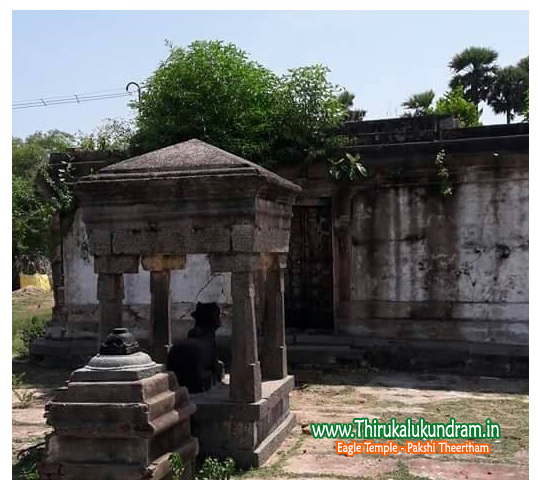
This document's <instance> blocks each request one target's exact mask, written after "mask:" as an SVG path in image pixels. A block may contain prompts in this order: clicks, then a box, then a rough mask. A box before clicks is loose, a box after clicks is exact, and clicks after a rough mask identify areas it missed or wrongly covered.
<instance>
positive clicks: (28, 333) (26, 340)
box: [12, 316, 48, 356]
mask: <svg viewBox="0 0 538 497" xmlns="http://www.w3.org/2000/svg"><path fill="white" fill-rule="evenodd" d="M47 320H48V319H47V318H45V317H42V316H32V317H31V318H30V319H27V320H26V321H23V323H22V324H21V325H20V327H18V329H15V330H14V333H13V336H12V339H13V347H12V349H13V352H14V353H15V355H19V356H28V355H30V344H31V343H32V342H33V341H34V340H36V339H37V338H40V337H42V336H44V335H45V324H46V322H47Z"/></svg>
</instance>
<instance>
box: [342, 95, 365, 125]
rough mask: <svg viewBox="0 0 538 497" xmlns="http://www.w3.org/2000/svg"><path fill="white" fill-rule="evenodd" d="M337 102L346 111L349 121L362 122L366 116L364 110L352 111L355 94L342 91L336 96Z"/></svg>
mask: <svg viewBox="0 0 538 497" xmlns="http://www.w3.org/2000/svg"><path fill="white" fill-rule="evenodd" d="M338 100H340V103H341V104H342V105H343V106H344V107H345V108H346V109H347V113H348V116H347V118H348V120H349V121H362V120H363V118H364V116H365V115H366V110H365V109H353V101H354V100H355V94H354V93H351V92H350V91H347V90H343V91H342V92H341V93H339V94H338Z"/></svg>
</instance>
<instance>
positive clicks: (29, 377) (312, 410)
mask: <svg viewBox="0 0 538 497" xmlns="http://www.w3.org/2000/svg"><path fill="white" fill-rule="evenodd" d="M13 372H14V373H19V374H20V373H24V379H25V388H24V389H23V390H19V391H18V393H19V396H17V395H16V394H13V398H12V400H13V405H12V407H13V409H12V413H13V415H12V453H13V462H14V463H16V455H17V453H18V452H19V451H21V450H23V449H26V448H28V447H30V446H33V445H36V444H38V443H40V442H42V441H43V439H44V436H45V434H46V433H48V432H49V431H50V427H48V426H47V425H46V424H45V419H44V417H43V414H44V406H45V403H46V401H47V400H48V399H50V398H51V396H52V395H53V391H54V388H57V387H59V386H61V385H62V384H64V382H65V381H66V380H67V379H68V377H69V373H70V371H69V370H51V369H47V368H45V367H42V366H37V365H30V364H29V363H27V362H25V361H14V362H13ZM296 384H297V387H296V389H295V390H294V391H293V392H292V394H291V409H292V410H293V412H294V413H295V415H296V419H297V425H296V426H295V428H294V429H293V431H292V433H291V435H290V436H289V437H288V438H287V439H286V441H285V442H284V443H283V445H282V446H281V447H280V448H279V449H278V451H277V452H275V454H273V456H272V457H271V458H270V460H269V461H268V462H267V463H266V464H265V465H264V466H263V467H262V468H260V469H257V470H251V471H247V472H245V473H243V474H239V475H237V478H240V479H375V480H377V479H423V478H424V479H426V478H427V479H449V480H454V479H457V480H466V479H478V480H482V479H528V475H529V456H528V454H529V451H528V431H529V429H528V381H526V380H514V379H512V380H508V379H496V378H487V377H482V378H465V377H459V376H451V375H431V374H422V375H421V374H406V373H394V372H393V373H377V372H376V373H372V372H365V371H362V370H345V371H341V372H338V373H325V374H322V373H318V372H312V371H299V372H296ZM25 391H26V392H28V391H31V392H32V393H33V398H32V400H31V401H30V405H29V406H28V407H25V408H22V407H21V403H20V401H19V397H20V396H21V394H22V393H24V392H25ZM356 417H369V418H377V419H379V420H380V421H383V422H386V421H388V420H390V418H392V417H395V418H396V419H397V420H398V421H404V420H405V419H407V418H408V417H411V418H412V419H413V420H418V418H420V417H423V418H424V419H425V420H426V421H428V422H441V421H444V422H447V421H448V420H449V419H450V418H451V417H455V418H456V421H458V422H479V423H484V422H485V419H486V418H490V419H491V420H492V421H493V422H497V423H499V424H500V426H501V438H500V440H496V441H492V443H491V446H492V449H491V454H490V455H487V456H486V455H482V456H477V455H465V454H458V455H441V454H433V455H420V456H419V455H407V454H398V455H387V456H386V457H383V456H377V455H363V454H359V455H355V456H354V457H348V456H344V455H337V454H336V453H335V443H336V442H335V440H330V439H315V438H314V437H313V436H312V435H311V430H310V423H312V422H318V423H319V422H331V423H333V422H352V420H353V418H356Z"/></svg>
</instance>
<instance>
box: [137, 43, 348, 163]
mask: <svg viewBox="0 0 538 497" xmlns="http://www.w3.org/2000/svg"><path fill="white" fill-rule="evenodd" d="M328 72H329V71H328V69H327V68H325V67H323V66H320V65H313V66H308V67H301V68H298V69H292V70H289V71H288V72H287V73H286V74H285V75H284V76H282V77H279V76H277V75H275V74H274V73H273V72H271V71H270V70H269V69H267V68H265V67H263V66H262V65H261V64H259V63H257V62H255V61H252V60H250V59H249V58H248V56H247V54H246V52H244V51H243V50H240V49H239V48H237V47H236V46H235V45H233V44H229V43H224V42H222V41H195V42H194V43H192V44H191V45H189V46H188V47H187V48H180V47H172V46H170V54H169V56H168V58H167V59H166V60H165V61H164V62H162V63H161V64H160V66H159V67H158V68H157V70H156V71H155V72H154V73H153V75H152V76H151V77H150V78H149V79H148V80H147V81H146V84H145V89H144V92H143V93H142V95H141V99H140V102H134V103H133V104H132V106H133V107H134V108H136V109H137V110H138V117H137V119H136V124H137V128H138V131H137V133H136V135H135V138H134V143H135V145H136V146H137V147H138V148H139V149H140V151H142V152H145V151H148V150H154V149H157V148H160V147H164V146H167V145H171V144H174V143H178V142H180V141H183V140H187V139H190V138H199V139H201V140H204V141H207V142H209V143H211V144H213V145H216V146H218V147H221V148H223V149H225V150H228V151H230V152H232V153H235V154H238V155H241V156H243V157H246V158H249V159H251V160H254V161H258V162H261V163H266V164H267V163H268V162H270V161H271V160H303V159H304V158H305V157H307V156H308V154H309V153H310V152H311V149H312V148H315V147H318V146H320V144H321V143H322V142H323V141H324V139H325V135H326V133H327V132H328V131H329V130H331V129H332V128H334V127H335V126H337V125H339V124H340V123H341V122H342V121H343V120H344V118H345V115H346V111H347V105H348V102H342V101H341V100H340V99H339V98H338V93H339V90H340V88H338V87H337V86H335V85H333V84H332V83H330V82H329V81H328V78H327V76H328Z"/></svg>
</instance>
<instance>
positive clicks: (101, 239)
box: [86, 228, 112, 256]
mask: <svg viewBox="0 0 538 497" xmlns="http://www.w3.org/2000/svg"><path fill="white" fill-rule="evenodd" d="M86 232H87V234H88V243H89V245H90V250H91V252H92V254H93V255H94V256H99V255H109V254H111V253H112V232H111V231H110V230H106V229H99V228H93V229H92V228H87V230H86Z"/></svg>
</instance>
